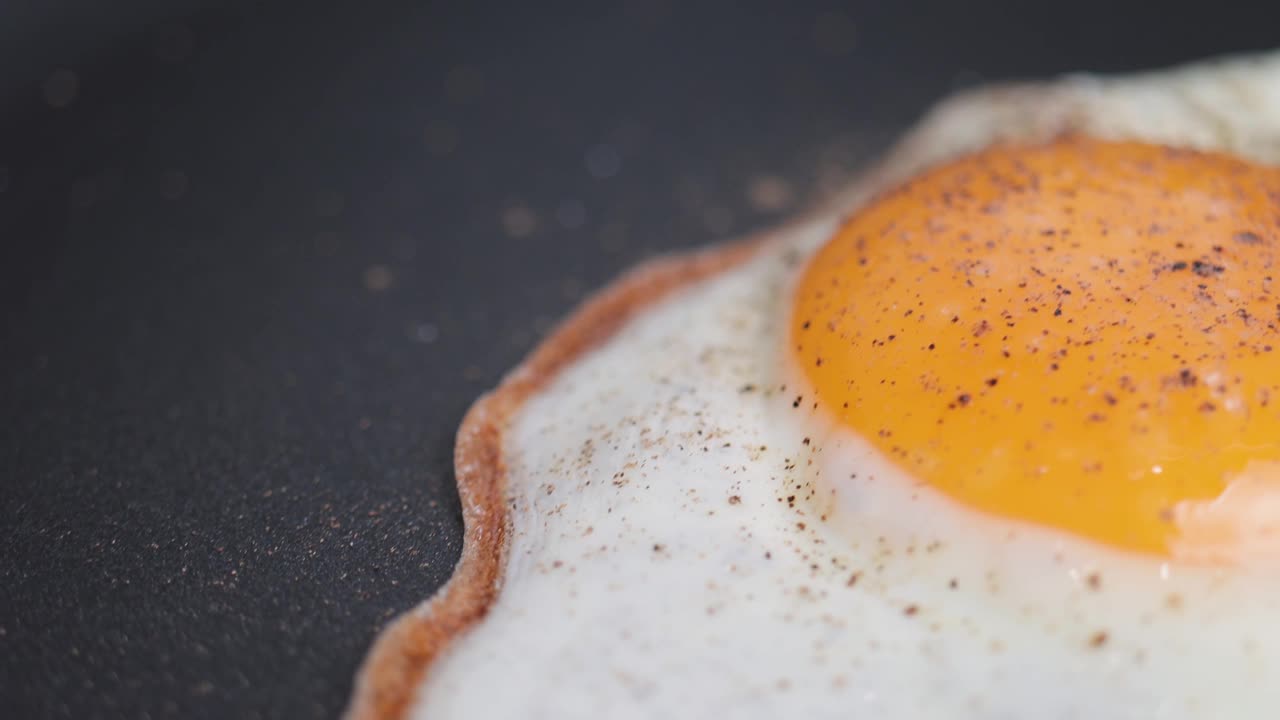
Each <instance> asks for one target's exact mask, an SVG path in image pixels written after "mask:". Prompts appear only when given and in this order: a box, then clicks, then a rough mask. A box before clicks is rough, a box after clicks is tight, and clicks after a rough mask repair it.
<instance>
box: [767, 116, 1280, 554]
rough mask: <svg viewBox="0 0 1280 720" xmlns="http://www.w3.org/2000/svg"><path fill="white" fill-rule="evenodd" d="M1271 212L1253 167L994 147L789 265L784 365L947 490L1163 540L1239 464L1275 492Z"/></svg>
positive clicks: (1054, 520)
mask: <svg viewBox="0 0 1280 720" xmlns="http://www.w3.org/2000/svg"><path fill="white" fill-rule="evenodd" d="M1278 227H1280V171H1278V170H1277V169H1274V168H1270V167H1265V166H1259V165H1255V164H1250V163H1248V162H1246V161H1243V160H1241V159H1238V158H1235V157H1231V156H1227V155H1222V154H1212V153H1200V152H1192V151H1186V150H1174V149H1170V148H1167V147H1162V146H1155V145H1147V144H1141V143H1131V142H1125V143H1120V142H1104V141H1096V140H1089V139H1084V138H1066V139H1062V140H1058V141H1055V142H1053V143H1051V144H1048V145H1045V146H1037V147H996V148H993V149H990V150H987V151H985V152H982V153H980V154H977V155H974V156H971V157H968V158H965V159H962V160H959V161H957V162H954V163H952V164H950V165H947V166H944V167H940V168H937V169H934V170H932V171H929V172H927V173H925V174H923V175H921V176H919V177H918V178H917V179H915V180H914V181H912V182H910V183H909V184H907V185H905V186H903V187H901V188H900V189H898V190H896V191H894V192H892V193H890V194H888V195H885V196H883V197H881V198H879V199H878V200H876V201H875V202H873V203H872V204H870V205H869V206H868V207H866V208H865V209H863V210H861V211H860V212H858V213H857V214H856V215H855V216H853V217H852V218H850V219H849V220H848V222H847V223H846V224H845V225H844V227H843V228H842V229H841V230H840V231H839V232H838V233H837V234H836V235H835V237H834V238H832V239H831V240H830V241H829V242H828V244H827V245H826V246H825V247H823V248H822V249H821V250H820V251H819V252H818V253H817V255H816V256H815V257H814V258H813V260H812V262H811V263H810V264H809V266H808V267H807V269H806V270H805V272H804V274H803V277H802V278H801V282H800V284H799V286H798V289H797V294H796V298H795V305H794V309H793V314H792V318H791V328H790V332H791V342H792V347H793V349H794V351H795V353H794V355H793V357H794V359H795V360H796V362H798V363H799V364H800V367H801V368H802V369H803V373H804V374H805V376H806V377H807V379H808V380H809V382H810V384H811V386H812V388H813V392H816V395H817V397H816V401H817V403H818V404H819V405H820V406H823V407H825V408H826V409H827V410H828V411H829V412H831V413H833V414H834V415H835V416H836V417H837V418H838V419H839V421H840V422H842V423H844V424H846V425H847V426H849V427H851V428H852V429H854V430H855V431H856V432H857V433H858V434H859V435H861V436H862V437H864V438H866V439H868V440H869V441H870V442H872V443H873V444H874V445H875V446H877V447H878V448H879V449H880V450H881V451H882V452H883V453H885V454H886V455H887V456H889V457H890V458H892V459H893V460H894V461H895V462H896V463H897V464H898V465H899V466H900V467H902V468H904V469H906V470H907V471H908V472H909V473H910V474H911V475H913V476H915V477H916V478H919V479H921V480H923V481H925V482H927V483H929V484H931V485H932V486H934V487H936V488H938V489H939V490H941V491H943V492H944V493H946V494H948V495H950V496H952V497H953V498H955V499H957V500H959V501H961V502H963V503H965V504H967V505H969V506H971V507H974V508H977V509H980V510H983V511H987V512H990V513H995V514H998V515H1002V516H1006V517H1009V518H1014V519H1019V520H1025V521H1031V522H1034V523H1038V524H1041V525H1048V526H1053V527H1056V528H1061V529H1065V530H1069V531H1072V532H1074V533H1078V534H1079V535H1082V536H1085V537H1088V538H1092V539H1094V540H1098V541H1102V542H1105V543H1109V544H1112V545H1115V546H1119V547H1123V548H1129V549H1134V550H1142V551H1150V552H1158V553H1163V552H1167V551H1169V549H1170V547H1171V546H1172V545H1173V544H1174V543H1176V542H1178V540H1179V537H1178V535H1179V528H1178V525H1177V523H1176V522H1175V516H1177V515H1178V512H1177V511H1178V509H1179V508H1185V507H1189V506H1190V507H1204V506H1203V505H1197V503H1202V502H1204V501H1212V500H1214V499H1215V498H1217V497H1218V496H1219V495H1220V494H1222V493H1223V491H1224V489H1225V488H1226V487H1227V486H1228V484H1229V483H1230V482H1231V481H1232V480H1233V478H1239V477H1243V475H1242V471H1244V470H1245V468H1246V465H1249V466H1250V468H1251V469H1252V471H1253V481H1254V484H1253V487H1254V488H1255V489H1256V488H1257V487H1260V486H1261V487H1265V486H1267V485H1268V484H1270V483H1272V482H1276V483H1280V474H1277V473H1272V472H1271V470H1270V468H1271V467H1280V465H1277V466H1271V465H1269V464H1268V463H1269V462H1276V461H1280V329H1278V328H1280V319H1278V318H1280V286H1277V285H1276V283H1275V282H1274V281H1273V277H1280V267H1274V266H1275V264H1276V261H1277V259H1278V258H1277V248H1278V247H1280V245H1277V243H1280V233H1277V228H1278ZM1273 273H1275V275H1274V276H1273ZM806 404H807V403H806ZM1260 472H1261V474H1262V476H1263V477H1262V478H1261V485H1259V483H1258V480H1259V478H1258V475H1259V473H1260ZM1219 524H1221V523H1219ZM1229 524H1230V522H1228V525H1229ZM1215 527H1216V526H1215ZM1229 530H1230V528H1228V531H1229ZM1213 532H1219V531H1218V530H1214V531H1213ZM1228 534H1229V533H1228Z"/></svg>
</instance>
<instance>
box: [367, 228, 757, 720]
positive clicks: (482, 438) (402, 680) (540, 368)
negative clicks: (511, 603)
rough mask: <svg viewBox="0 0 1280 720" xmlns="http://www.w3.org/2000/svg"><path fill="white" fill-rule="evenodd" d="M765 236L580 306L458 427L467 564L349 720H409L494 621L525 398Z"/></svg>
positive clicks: (378, 651) (373, 657)
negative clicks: (456, 647) (427, 685)
mask: <svg viewBox="0 0 1280 720" xmlns="http://www.w3.org/2000/svg"><path fill="white" fill-rule="evenodd" d="M762 240H763V237H760V236H758V237H751V238H747V239H745V240H740V241H737V242H734V243H731V244H728V245H722V246H717V247H713V248H710V249H706V250H702V251H698V252H692V253H687V254H682V255H676V256H671V257H666V258H660V259H657V260H652V261H649V262H647V263H645V264H644V265H641V266H640V267H638V268H636V269H634V270H632V271H630V272H628V273H626V274H625V275H623V276H622V277H621V278H620V279H618V280H617V281H615V282H614V283H612V284H611V285H609V286H608V287H606V288H605V289H604V290H602V291H600V292H599V293H598V294H596V295H595V296H594V297H593V298H591V299H590V300H588V301H587V302H586V303H585V304H584V305H582V306H581V307H579V308H578V310H577V311H576V312H574V313H573V314H572V315H571V316H570V317H569V318H568V319H567V320H566V321H564V323H563V324H561V325H560V327H559V328H557V329H556V331H555V332H554V333H552V334H551V336H550V337H548V338H547V339H546V340H545V341H543V342H542V344H541V345H539V346H538V348H537V349H536V350H534V351H533V353H532V354H531V355H529V357H527V358H526V359H525V361H524V362H523V363H522V364H521V365H520V366H519V367H517V368H516V369H515V370H513V371H512V372H511V373H510V374H509V375H507V376H506V378H504V379H503V381H502V383H501V384H500V385H499V386H498V387H497V388H496V389H495V390H493V391H492V392H490V393H488V394H486V395H483V396H482V397H480V398H479V399H478V400H476V402H475V404H473V405H472V406H471V409H470V410H469V411H468V412H467V415H466V417H465V418H464V419H463V421H462V426H461V427H459V428H458V438H457V444H456V445H455V447H454V466H455V468H456V474H457V482H458V495H459V497H460V499H461V501H462V520H463V524H464V526H465V532H464V536H463V546H462V558H461V560H459V562H458V566H457V568H455V570H454V574H453V577H452V578H450V580H449V582H448V584H447V585H446V586H445V587H444V589H443V590H442V591H441V592H439V593H438V594H437V595H436V596H435V597H433V598H432V599H430V600H428V601H427V602H425V603H423V604H422V605H419V606H418V607H416V608H414V609H413V610H410V611H409V612H407V613H405V614H404V615H402V616H400V617H399V618H397V619H396V620H395V621H394V622H393V623H392V624H391V625H390V626H388V627H387V628H386V629H385V630H383V631H382V633H381V634H380V635H379V637H378V640H377V642H375V643H374V646H373V649H372V650H370V652H369V655H368V657H367V658H366V659H365V661H364V664H363V666H362V667H361V669H360V672H359V674H358V675H357V676H356V687H355V692H354V694H353V696H352V699H351V704H350V706H349V707H348V708H347V713H346V717H347V718H348V720H392V719H395V720H399V719H400V718H406V717H408V712H409V710H410V708H411V707H412V705H413V701H414V693H415V691H416V689H417V688H418V687H419V686H420V684H421V681H422V679H423V678H424V677H425V675H426V672H427V669H428V668H429V667H430V665H431V664H432V662H434V661H435V659H436V658H438V657H440V655H441V654H442V653H443V652H444V651H445V650H446V649H447V648H448V647H449V644H450V643H451V642H452V641H453V640H454V639H455V638H457V637H458V636H459V635H461V633H462V632H464V631H465V630H466V629H467V628H469V627H470V626H471V625H472V624H474V623H475V622H477V621H478V620H480V619H481V618H483V617H484V616H485V614H487V613H488V611H489V607H490V605H492V603H493V600H494V598H495V597H497V594H498V589H499V586H500V585H501V582H502V567H503V565H504V564H505V559H506V549H507V533H508V532H509V524H510V519H509V518H508V516H507V508H506V503H505V500H504V497H505V489H506V464H505V461H504V458H503V452H502V431H503V429H504V428H505V427H506V425H507V422H508V420H509V419H510V417H511V416H512V414H513V413H514V412H515V411H516V410H518V409H519V408H520V406H521V405H523V404H524V402H525V400H526V399H527V398H528V397H529V396H530V395H531V394H532V393H533V392H535V391H537V390H538V389H539V388H541V387H542V386H544V385H546V384H547V383H548V382H549V381H550V380H551V379H552V378H554V377H555V375H556V373H558V372H559V371H560V370H561V369H562V368H564V367H565V366H567V365H568V364H569V363H570V362H572V361H573V360H574V359H576V358H577V357H578V356H580V355H581V354H583V353H584V352H586V351H588V350H590V349H592V348H593V347H596V346H598V345H600V344H601V343H603V342H604V341H605V340H607V339H609V338H610V337H611V336H612V335H613V334H614V333H615V332H616V331H617V330H618V329H619V328H620V327H622V325H623V324H625V323H626V322H627V321H628V320H629V319H630V318H632V317H634V316H635V315H636V313H637V312H638V311H640V310H642V309H644V308H645V307H646V306H648V305H650V304H651V303H653V302H655V301H657V300H658V299H660V298H662V297H663V296H665V295H667V294H669V293H671V292H672V291H674V290H677V289H679V288H681V287H683V286H685V285H687V284H689V283H691V282H693V281H695V280H698V279H700V278H704V277H707V276H709V275H713V274H715V273H718V272H721V271H723V270H726V269H728V268H731V267H733V266H735V265H737V264H739V263H741V262H743V261H744V260H746V259H747V258H749V257H751V256H752V255H753V254H754V252H755V251H756V249H757V248H758V247H759V246H760V244H761V242H762Z"/></svg>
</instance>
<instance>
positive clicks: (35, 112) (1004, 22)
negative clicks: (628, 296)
mask: <svg viewBox="0 0 1280 720" xmlns="http://www.w3.org/2000/svg"><path fill="white" fill-rule="evenodd" d="M1230 5H1231V4H1229V3H1228V4H1224V3H1211V4H1207V5H1206V4H1197V5H1188V6H1187V7H1185V8H1183V7H1179V6H1172V5H1169V4H1164V5H1161V6H1160V7H1159V9H1158V10H1156V9H1155V7H1154V6H1151V5H1150V4H1137V3H1135V4H1134V7H1131V8H1130V7H1122V6H1119V5H1117V4H1115V3H1108V4H1094V5H1082V4H1079V3H1054V4H1052V5H1051V6H1049V7H1041V6H1040V4H1034V3H1024V4H1012V7H1006V8H1003V9H1000V8H995V7H988V6H987V5H986V4H984V3H950V2H945V3H944V2H939V3H932V4H929V5H923V6H922V5H920V4H918V3H916V4H912V3H887V2H867V3H862V4H857V5H840V4H836V3H816V4H811V3H764V2H747V3H728V2H713V3H680V2H664V3H651V2H595V3H582V4H580V5H578V6H576V7H571V6H561V5H558V4H555V5H548V4H545V3H536V2H511V3H505V4H495V3H479V2H476V3H454V4H451V5H448V6H446V5H445V4H443V3H439V4H437V3H427V2H412V3H409V2H405V3H393V2H362V3H345V2H344V3H337V2H333V3H328V2H308V3H303V2H296V3H295V2H274V3H272V2H249V1H248V0H245V1H244V2H221V3H219V2H214V1H213V0H205V1H204V2H200V1H199V0H187V1H186V2H181V3H168V4H166V3H160V2H140V3H130V2H128V1H127V0H120V1H118V2H112V3H92V2H85V1H79V2H75V3H71V4H68V3H65V2H64V3H35V2H15V3H5V4H4V6H3V9H0V47H3V48H4V49H3V57H4V60H3V62H2V63H0V65H2V66H3V67H0V91H2V92H3V105H2V106H0V108H2V112H0V246H2V247H3V255H0V301H2V302H0V319H2V320H3V336H0V367H3V370H4V375H3V383H0V422H2V423H3V425H2V426H0V427H2V428H3V433H2V434H0V502H2V505H0V509H2V511H3V516H2V517H3V519H2V520H0V693H2V695H3V697H2V698H0V705H2V706H3V708H4V709H3V710H0V714H3V715H4V716H5V717H13V718H20V717H59V718H97V717H101V718H115V717H127V718H206V717H207V718H228V717H235V718H255V717H280V718H306V717H333V716H335V715H336V714H337V713H338V712H339V711H340V709H341V707H342V706H343V703H344V702H345V699H346V696H347V694H348V692H349V690H350V687H351V676H352V674H353V672H354V671H355V668H356V666H357V663H358V662H359V660H360V658H361V656H362V653H363V652H364V650H365V648H366V647H367V646H368V644H369V643H370V641H371V640H372V638H373V636H374V633H375V632H376V631H377V629H378V628H379V627H381V626H382V625H383V624H384V623H386V622H387V620H388V619H389V618H391V617H392V616H393V615H394V614H396V613H398V612H401V611H403V610H405V609H407V608H409V607H411V606H412V605H413V604H415V603H416V602H418V601H419V600H421V599H423V598H425V597H427V596H428V595H430V594H431V592H432V591H433V590H434V589H436V588H437V587H439V586H440V584H441V583H443V582H444V581H445V579H446V578H447V577H448V576H449V572H450V569H451V566H452V564H453V562H454V561H455V559H456V557H457V554H458V551H459V545H460V535H461V526H460V519H459V511H458V501H457V496H456V494H455V491H454V485H453V475H452V468H451V460H450V454H451V445H452V434H453V431H454V429H455V428H456V426H457V423H458V421H459V420H460V418H461V416H462V413H463V412H464V410H465V409H466V407H467V406H468V404H469V403H470V402H471V401H472V400H473V399H474V398H475V397H476V395H477V394H478V393H480V392H482V391H483V390H484V389H486V388H488V387H490V386H492V385H493V384H494V383H495V382H496V381H497V379H498V377H499V375H500V373H502V372H503V370H504V369H506V368H509V367H510V366H511V365H513V364H514V363H515V362H516V361H517V360H518V359H519V358H520V357H521V356H522V354H523V353H525V352H526V351H527V350H529V349H530V348H531V347H532V345H533V344H534V343H535V342H536V341H537V339H538V337H539V336H540V334H542V333H543V332H545V331H546V330H547V328H548V326H549V324H550V323H552V322H553V321H554V320H555V319H556V318H557V317H559V316H561V315H562V314H563V313H564V312H566V310H567V309H568V308H570V307H571V306H572V305H573V304H574V303H575V302H576V301H577V300H578V299H580V298H581V297H582V296H583V294H584V293H586V292H589V291H590V290H591V289H592V288H596V287H599V286H600V285H601V284H602V283H603V282H605V281H606V280H607V279H608V278H609V277H611V276H613V275H614V274H616V273H617V272H619V271H620V270H622V269H623V268H625V267H627V266H628V265H630V264H631V263H633V262H635V261H637V260H638V259H641V258H644V257H648V256H650V255H652V254H654V253H657V252H661V251H664V250H671V249H678V248H685V247H690V246H693V245H697V244H702V243H707V242H712V241H715V240H717V239H719V238H724V237H728V236H731V235H734V234H736V233H740V232H742V231H746V230H751V229H756V228H761V227H764V226H767V225H768V224H769V223H771V222H775V221H777V220H778V219H779V218H780V217H782V216H784V215H785V214H786V213H787V211H788V210H789V209H792V208H794V207H795V206H796V205H797V204H799V203H801V202H802V201H803V200H804V199H805V198H808V197H811V196H812V195H813V194H814V193H815V192H818V191H819V190H820V189H821V188H823V187H829V186H831V185H833V184H837V183H839V182H840V180H841V178H842V177H844V176H845V174H846V173H847V170H848V169H849V168H850V167H851V166H853V165H856V164H857V163H858V162H859V161H861V160H863V159H865V158H867V157H869V156H870V154H871V153H873V152H874V151H875V150H876V148H878V147H882V146H883V143H884V142H885V141H886V140H887V139H888V138H889V137H891V136H892V135H893V134H894V133H895V132H896V131H898V130H900V129H902V128H903V127H904V126H905V125H906V124H907V123H908V122H909V121H910V120H911V119H912V118H913V116H915V115H916V114H917V113H918V112H920V111H921V110H922V109H923V108H925V107H926V106H927V104H928V103H929V102H930V101H931V100H932V99H934V98H936V97H938V96H939V95H941V94H943V93H946V92H948V91H949V90H951V89H953V88H956V87H960V86H964V85H970V84H973V83H976V82H980V81H984V80H997V79H1007V78H1012V77H1032V76H1040V75H1044V74H1049V73H1057V72H1061V71H1067V70H1076V69H1091V70H1122V69H1131V68H1138V67H1143V66H1151V65H1160V64H1166V63H1171V62H1176V61H1180V60H1186V59H1191V58H1194V57H1197V56H1202V55H1208V54H1213V53H1218V52H1223V51H1233V50H1245V49H1257V48H1262V47H1265V46H1266V45H1267V44H1268V43H1269V42H1274V40H1275V38H1276V36H1275V34H1274V28H1275V27H1276V24H1275V22H1274V21H1273V20H1272V19H1271V18H1267V17H1264V16H1263V15H1264V13H1266V12H1267V10H1266V7H1265V4H1263V3H1257V4H1255V6H1254V7H1253V8H1249V7H1248V6H1247V5H1245V4H1243V3H1240V4H1238V5H1239V7H1230ZM1157 12H1158V13H1159V14H1158V15H1156V14H1154V13H1157Z"/></svg>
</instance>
